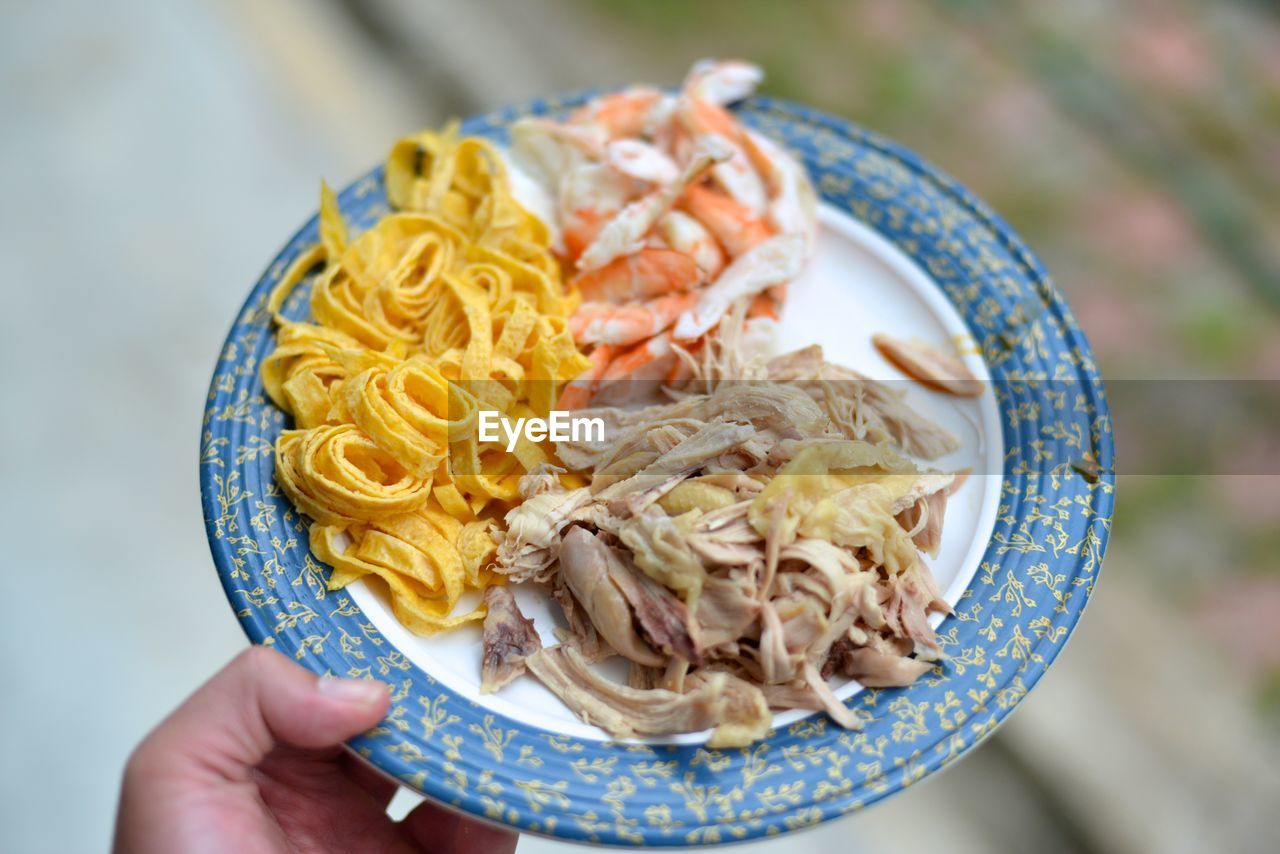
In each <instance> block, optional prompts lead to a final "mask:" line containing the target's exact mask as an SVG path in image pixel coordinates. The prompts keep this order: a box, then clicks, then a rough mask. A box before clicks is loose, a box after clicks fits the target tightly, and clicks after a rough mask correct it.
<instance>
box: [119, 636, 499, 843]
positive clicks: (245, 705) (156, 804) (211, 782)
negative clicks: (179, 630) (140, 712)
mask: <svg viewBox="0 0 1280 854" xmlns="http://www.w3.org/2000/svg"><path fill="white" fill-rule="evenodd" d="M389 703H390V700H389V697H388V694H387V688H386V685H384V684H383V683H381V682H377V681H373V680H352V679H329V678H320V679H317V678H316V677H315V676H314V675H313V674H311V673H310V672H308V671H307V670H305V669H303V668H302V667H300V666H298V665H297V664H294V663H293V662H292V661H290V660H289V659H287V658H285V657H284V656H283V655H280V654H279V653H277V652H274V651H272V650H269V649H267V648H265V647H253V648H251V649H249V650H246V651H245V652H244V653H242V654H241V655H239V656H237V657H236V658H235V659H234V660H233V661H232V662H231V663H230V664H228V665H227V666H226V667H225V668H223V669H222V670H221V671H220V672H219V673H218V674H217V675H215V676H214V677H213V678H212V679H210V680H209V681H208V682H206V683H205V684H204V685H203V686H202V687H201V688H200V689H199V690H197V691H196V692H195V693H194V694H192V695H191V696H190V697H189V698H188V699H187V700H186V702H184V703H183V704H182V705H181V706H179V707H178V709H177V710H176V711H175V712H174V713H173V714H171V715H170V716H169V717H168V718H167V719H165V720H164V721H163V722H161V724H160V725H159V726H158V727H156V729H155V730H154V731H152V732H151V734H150V735H148V736H147V737H146V738H145V739H144V740H143V742H142V743H141V744H140V745H138V747H137V749H136V750H135V751H134V753H133V756H132V757H130V759H129V763H128V766H127V767H126V768H125V774H124V786H123V790H122V792H121V796H120V811H119V815H118V816H117V819H116V836H115V850H116V852H118V854H125V852H128V854H148V852H166V854H167V852H188V851H211V852H224V851H237V852H259V851H261V852H276V851H308V852H311V851H315V852H320V851H378V852H402V851H431V852H441V854H445V852H454V851H458V852H464V851H465V852H480V854H490V852H492V854H498V852H504V854H510V852H513V851H515V848H516V841H517V839H518V836H517V835H516V834H514V833H511V832H509V831H504V830H499V829H497V828H494V827H492V826H490V825H487V824H483V823H481V822H477V821H473V820H471V819H466V818H463V817H462V816H460V815H457V814H455V813H452V812H449V811H447V810H444V809H441V808H440V807H436V806H434V805H433V804H431V803H424V804H421V805H420V806H418V807H417V808H416V809H414V810H413V811H412V812H410V813H409V815H407V816H406V817H405V818H404V820H403V821H401V822H398V823H397V822H393V821H392V820H391V819H390V818H389V817H388V816H387V814H386V812H385V810H386V806H387V803H388V801H390V800H391V796H392V795H393V794H395V791H396V788H397V786H396V784H395V783H394V782H393V781H391V780H389V779H387V778H386V777H383V776H382V775H381V774H379V773H378V772H377V771H375V770H373V769H372V768H370V767H369V766H367V765H365V764H364V763H363V762H362V761H361V760H360V759H359V758H357V757H356V756H354V755H353V754H351V753H350V752H349V751H347V750H346V749H345V748H343V747H342V742H343V741H344V740H346V739H348V738H350V737H352V736H354V735H356V734H357V733H360V732H363V731H364V730H366V729H368V728H370V727H372V726H374V725H375V724H377V723H378V721H380V720H382V718H383V716H384V715H385V714H386V713H387V707H388V705H389Z"/></svg>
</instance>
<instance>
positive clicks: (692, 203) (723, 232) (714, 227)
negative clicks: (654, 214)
mask: <svg viewBox="0 0 1280 854" xmlns="http://www.w3.org/2000/svg"><path fill="white" fill-rule="evenodd" d="M678 205H679V207H680V209H681V210H683V211H685V212H687V213H688V214H690V215H691V216H692V217H693V218H694V219H696V220H698V222H700V223H702V224H703V225H704V226H706V227H707V230H708V231H710V232H711V233H712V234H714V235H715V238H716V240H718V241H720V245H721V246H723V247H724V248H725V251H727V252H728V253H729V255H730V256H731V257H734V258H736V257H738V256H739V255H741V254H743V253H744V252H746V251H747V250H749V249H751V248H752V247H753V246H757V245H759V244H760V243H763V242H764V241H765V240H768V239H769V235H770V229H769V225H768V223H766V222H765V221H764V220H763V219H761V218H759V217H757V216H753V215H752V213H751V211H749V210H747V209H746V208H745V207H743V206H742V205H741V204H739V203H738V202H736V201H734V200H733V199H731V198H729V197H728V196H726V195H725V194H724V193H721V192H717V191H716V190H713V189H710V188H708V187H703V186H701V185H695V186H692V187H689V188H688V189H686V190H685V191H684V196H682V197H681V199H680V201H679V203H678Z"/></svg>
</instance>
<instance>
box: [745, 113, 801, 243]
mask: <svg viewBox="0 0 1280 854" xmlns="http://www.w3.org/2000/svg"><path fill="white" fill-rule="evenodd" d="M742 144H743V149H744V150H745V151H746V152H747V156H748V157H750V158H751V162H752V163H754V164H755V167H756V169H758V170H759V171H760V174H761V175H763V176H764V179H765V183H766V185H767V186H768V190H769V213H768V220H769V224H770V225H772V226H773V228H774V229H775V230H776V231H777V232H778V233H780V234H803V235H804V237H805V242H806V244H807V248H808V249H810V250H812V248H813V243H814V241H815V240H816V239H817V234H818V217H817V204H818V203H817V199H815V198H814V194H813V185H812V184H810V183H809V176H808V175H806V174H805V171H804V167H803V166H801V165H800V164H799V163H797V162H796V160H795V158H793V157H792V156H791V155H790V154H788V153H787V152H786V150H785V149H783V148H782V146H780V145H778V144H777V143H776V142H774V141H773V140H771V139H769V138H767V137H765V136H762V135H760V134H758V133H756V132H754V131H752V130H750V129H748V130H746V131H745V132H744V133H743V135H742Z"/></svg>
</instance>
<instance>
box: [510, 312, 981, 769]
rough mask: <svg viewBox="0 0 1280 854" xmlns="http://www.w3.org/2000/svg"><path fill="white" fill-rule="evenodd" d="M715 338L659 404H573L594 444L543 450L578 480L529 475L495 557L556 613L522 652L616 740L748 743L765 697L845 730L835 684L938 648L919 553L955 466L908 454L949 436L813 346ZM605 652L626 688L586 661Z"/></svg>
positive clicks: (878, 682)
mask: <svg viewBox="0 0 1280 854" xmlns="http://www.w3.org/2000/svg"><path fill="white" fill-rule="evenodd" d="M740 314H741V312H740V311H739V310H737V309H735V313H734V316H735V317H740ZM728 325H729V326H732V324H728ZM728 334H731V333H729V332H726V333H723V334H722V335H720V336H713V337H712V339H710V340H709V341H708V343H707V345H706V347H704V349H703V351H702V352H700V353H699V354H697V355H691V354H688V353H684V354H683V355H682V356H681V358H682V359H684V360H685V361H686V362H688V363H689V365H690V367H691V373H692V378H691V379H689V380H687V381H685V382H684V383H683V384H682V385H681V387H680V388H679V389H677V390H676V392H675V399H674V400H672V401H671V402H669V403H664V404H659V405H654V406H647V407H644V408H641V409H633V410H625V409H618V408H608V407H603V408H597V409H592V410H588V411H585V412H583V413H582V414H583V415H586V416H588V417H595V418H600V419H602V420H603V421H604V423H605V424H606V425H607V430H606V435H607V436H608V441H600V440H598V439H594V440H592V441H581V442H577V441H575V442H560V443H558V444H557V453H558V455H559V457H560V459H561V460H562V461H563V462H564V463H566V464H567V465H569V466H571V467H573V468H575V469H578V470H582V471H586V472H588V473H589V474H590V476H591V480H590V485H589V486H585V487H581V488H578V489H566V488H564V487H562V486H560V484H559V481H558V479H557V478H556V476H555V475H556V470H554V469H549V468H543V469H539V470H537V471H535V472H532V473H530V474H529V475H527V476H526V477H525V478H524V479H523V480H522V481H521V484H520V488H521V492H522V494H523V495H524V496H525V501H524V503H523V504H521V505H520V506H519V507H517V508H516V509H515V510H513V511H511V512H510V513H509V514H508V516H507V519H506V522H507V526H506V530H505V532H504V533H503V534H502V535H501V537H500V538H499V539H498V544H499V547H498V556H497V562H496V569H497V571H498V572H501V573H504V574H506V575H508V576H509V577H510V578H511V580H513V581H528V580H534V581H546V580H550V581H551V583H552V590H553V595H554V596H555V598H556V601H557V602H559V603H560V605H561V608H562V610H563V611H564V613H565V619H566V622H567V623H568V627H569V628H568V631H566V632H563V633H562V634H561V640H562V641H563V643H562V644H561V645H559V646H556V647H551V648H548V649H544V650H541V651H536V652H534V653H532V654H527V653H524V652H520V653H519V656H520V657H521V662H522V664H517V665H516V666H525V667H527V668H528V670H529V671H530V672H532V673H533V674H534V675H535V676H536V677H537V678H538V679H539V680H541V681H542V682H543V683H544V684H545V685H546V686H547V687H548V688H549V689H550V690H551V691H552V692H553V693H555V694H556V695H557V696H558V697H560V698H561V699H562V700H563V701H564V702H565V703H566V704H567V705H568V706H569V707H570V708H571V709H573V711H574V712H575V713H576V714H577V715H578V716H579V717H581V718H582V719H583V720H584V721H587V722H588V723H592V724H595V725H597V726H600V727H602V728H603V729H605V730H606V731H608V732H609V733H611V734H612V735H614V736H617V737H629V736H634V735H641V734H659V733H661V734H666V733H679V732H691V731H697V730H704V729H711V730H712V734H711V739H710V741H709V744H711V745H712V746H721V747H728V746H740V745H746V744H749V743H750V742H751V741H753V740H755V739H757V738H759V737H760V736H761V735H763V733H764V732H765V731H766V730H767V729H768V727H769V724H770V721H771V718H770V714H769V709H770V708H781V709H787V708H804V709H814V710H823V711H826V712H827V713H828V714H829V715H830V716H831V717H832V718H833V719H834V720H835V721H836V722H837V723H838V724H840V725H841V726H844V727H847V728H850V729H856V728H857V727H858V726H859V725H860V721H859V720H858V718H857V716H856V715H854V713H853V712H852V711H851V710H850V709H849V708H848V707H847V706H845V705H844V704H843V703H842V702H840V700H839V699H838V698H837V696H836V693H835V691H834V689H833V688H832V686H831V685H830V684H829V683H828V682H827V677H834V676H836V675H840V676H844V677H848V678H853V679H858V680H860V681H861V682H862V683H863V684H864V685H868V686H875V687H887V686H897V685H907V684H910V683H911V682H912V681H913V680H914V679H916V678H918V677H919V676H920V675H921V674H923V673H925V672H928V671H929V670H930V669H931V668H933V667H934V666H935V663H936V662H937V661H938V660H940V659H941V658H942V649H941V647H940V646H939V643H938V638H937V635H936V633H935V632H934V629H933V627H932V626H931V624H930V622H929V618H930V615H931V614H933V613H935V612H940V613H941V612H947V611H948V610H949V609H948V607H947V605H946V603H945V602H944V601H943V600H942V597H941V594H940V592H939V591H938V589H937V584H936V582H935V580H934V578H933V574H932V572H931V571H930V569H929V567H928V566H927V564H926V563H925V562H924V558H923V556H922V555H923V554H936V552H937V550H938V548H939V546H940V545H941V538H942V518H943V515H944V513H945V510H946V503H947V498H948V496H949V495H950V494H951V493H952V492H954V490H955V489H956V488H958V487H959V484H960V483H961V482H962V480H963V477H960V478H957V477H956V476H955V475H953V474H951V473H946V472H934V471H921V470H920V469H919V468H918V467H917V465H916V464H915V463H914V462H912V460H911V457H916V458H925V459H933V458H936V457H938V456H941V455H943V454H946V453H948V452H950V451H951V450H954V449H955V448H956V447H957V441H956V439H955V437H954V436H952V435H951V434H950V433H949V432H947V431H946V430H944V429H943V428H941V427H939V426H937V425H934V424H931V423H930V422H928V421H926V420H925V419H923V418H922V417H921V416H920V415H919V414H918V413H916V412H915V411H914V410H912V409H911V408H910V407H909V406H907V404H906V403H905V402H904V401H903V399H902V398H901V396H899V395H898V394H897V393H895V392H893V391H891V390H890V389H888V388H887V387H886V386H884V385H882V384H880V383H876V382H874V381H872V380H870V379H867V378H866V377H863V376H861V375H860V374H857V373H856V372H853V371H850V370H848V369H846V368H841V367H839V366H834V365H830V364H828V363H827V362H825V361H824V360H823V358H822V352H821V350H820V349H819V348H816V347H811V348H807V349H805V350H800V351H797V352H795V353H790V354H787V355H785V356H781V357H778V358H775V359H773V360H771V361H767V362H744V361H742V359H741V358H740V357H739V356H738V355H736V354H735V353H734V352H733V348H732V347H731V346H728V345H726V344H725V342H724V340H723V338H724V335H728ZM743 376H746V377H749V378H751V379H750V381H734V380H735V377H736V378H740V377H743ZM495 619H499V618H495ZM610 655H621V656H623V657H624V658H626V659H627V660H628V661H629V662H630V670H629V674H628V677H627V684H626V685H622V684H619V683H617V682H614V681H611V680H608V679H605V678H604V677H603V676H601V675H600V674H598V673H596V672H595V671H594V670H593V669H591V667H590V666H589V665H590V663H591V662H593V661H596V660H598V659H599V658H601V657H606V656H610Z"/></svg>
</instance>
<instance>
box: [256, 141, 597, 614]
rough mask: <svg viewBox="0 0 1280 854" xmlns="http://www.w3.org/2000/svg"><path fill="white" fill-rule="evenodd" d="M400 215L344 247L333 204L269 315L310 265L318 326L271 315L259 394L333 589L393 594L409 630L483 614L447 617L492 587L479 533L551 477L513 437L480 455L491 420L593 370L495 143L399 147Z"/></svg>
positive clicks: (394, 179)
mask: <svg viewBox="0 0 1280 854" xmlns="http://www.w3.org/2000/svg"><path fill="white" fill-rule="evenodd" d="M386 187H387V195H388V198H389V199H390V201H391V203H392V204H393V205H394V206H395V209H396V210H395V211H394V212H392V213H389V214H387V215H386V216H383V217H382V218H381V219H379V220H378V221H377V222H376V223H375V224H374V225H373V226H372V227H371V228H369V229H368V230H366V231H364V232H363V233H362V234H360V235H358V236H356V237H354V238H351V237H349V235H348V232H347V227H346V224H345V223H344V222H343V220H342V217H341V214H340V213H339V211H338V206H337V201H336V199H335V198H334V195H333V193H332V192H331V191H330V190H329V188H328V187H327V186H322V189H321V201H320V229H319V230H320V239H321V242H320V244H318V245H317V246H316V247H314V248H313V249H311V250H309V251H307V252H305V253H303V254H302V256H301V257H300V258H299V260H298V261H297V262H295V264H294V265H293V267H292V268H291V269H290V270H289V271H288V272H287V273H286V275H285V276H284V277H283V278H282V280H281V282H280V285H279V286H278V287H277V289H276V291H275V292H273V293H272V295H271V297H270V298H269V301H268V307H269V309H271V310H272V311H278V309H279V308H280V306H281V305H282V304H283V302H284V300H285V298H286V297H287V296H288V293H289V292H290V290H291V289H292V288H293V287H295V286H296V285H297V283H298V282H299V281H301V280H302V278H303V277H304V276H305V275H306V274H307V273H308V272H310V271H311V270H312V268H315V267H317V266H319V265H323V266H320V269H319V272H318V273H316V274H315V281H314V283H313V285H312V288H311V293H310V303H309V304H310V309H311V317H312V321H311V322H296V321H291V320H287V319H285V318H284V317H282V316H280V315H279V314H277V321H278V326H279V331H278V334H277V343H276V348H275V350H274V351H273V352H272V353H271V354H270V355H269V356H268V357H267V358H266V360H265V361H264V362H263V365H262V378H263V384H264V386H265V387H266V390H267V393H268V394H269V395H270V396H271V399H272V400H273V401H275V403H276V405H277V406H279V407H280V408H281V409H283V410H284V411H285V412H287V413H289V414H290V415H292V416H293V418H294V423H295V426H296V429H293V430H285V431H283V432H282V433H281V434H280V437H279V439H278V440H277V442H276V472H277V481H278V482H279V484H280V487H281V489H282V490H283V491H284V493H285V494H286V495H287V496H288V497H289V499H290V500H291V501H293V503H294V505H295V506H297V508H298V509H299V510H300V511H302V512H303V513H306V514H307V515H308V516H310V517H311V518H312V520H313V523H312V525H311V533H310V539H311V546H312V549H313V551H314V552H315V553H316V555H317V556H318V557H319V558H321V559H322V560H324V561H325V562H326V563H328V564H330V565H331V566H332V567H333V569H334V571H333V575H332V576H331V578H330V582H329V583H330V586H331V587H332V588H338V587H342V586H345V585H346V584H349V583H351V582H352V581H354V580H356V579H358V578H364V577H378V578H381V579H383V580H384V581H385V582H386V583H387V585H388V588H389V590H390V592H391V602H392V607H393V609H394V611H395V614H396V617H397V619H399V620H400V621H401V622H402V623H404V624H405V625H406V626H407V627H408V628H410V629H412V630H413V631H415V632H420V633H431V632H434V631H440V630H443V629H449V628H452V627H454V626H457V625H459V624H460V623H463V622H468V621H472V620H478V619H480V618H482V617H483V616H484V613H485V612H484V607H483V606H480V607H477V608H475V609H472V610H469V611H466V612H464V613H461V614H454V613H452V612H453V610H454V606H455V605H456V604H457V603H458V600H459V598H460V597H461V596H462V594H463V593H464V592H465V591H467V590H479V589H483V588H485V587H486V586H488V585H489V584H491V583H493V582H494V581H495V580H501V579H497V578H495V576H494V574H493V573H492V571H491V570H490V569H489V568H488V564H489V562H490V561H491V558H492V554H493V550H494V543H493V540H492V538H491V537H490V536H489V533H488V528H489V526H490V524H491V521H490V520H491V519H492V518H493V517H495V516H497V517H500V516H501V515H502V513H504V512H505V511H506V510H507V509H509V508H510V507H511V506H512V505H513V504H514V503H516V502H518V501H519V500H520V495H519V492H518V489H517V487H518V483H519V480H520V477H521V476H522V475H524V474H525V473H526V472H528V471H532V470H536V469H538V468H539V467H540V466H544V465H546V464H548V463H550V462H553V461H554V458H553V457H552V456H550V455H549V453H548V452H547V451H546V450H545V449H544V448H543V447H542V446H540V445H539V444H537V443H533V442H529V441H527V440H524V439H522V440H521V441H519V442H518V443H517V444H516V445H515V446H514V448H513V450H512V451H511V452H508V451H507V450H506V448H505V446H503V445H500V444H497V443H485V442H480V441H479V438H478V433H477V430H476V420H477V412H478V411H479V410H481V409H485V410H493V411H496V412H500V413H505V414H506V415H509V416H511V417H513V418H517V417H530V416H536V417H545V416H546V415H547V413H548V412H549V411H550V409H551V408H552V406H553V405H554V403H555V398H556V397H557V396H558V394H559V390H560V387H561V386H562V385H563V384H564V383H566V382H568V381H569V380H571V379H572V378H573V377H574V376H576V375H577V374H579V373H581V372H582V370H583V369H584V368H585V367H586V366H587V364H588V362H587V360H586V358H585V357H584V356H583V355H582V354H581V353H580V352H579V351H578V349H577V347H576V346H575V345H574V343H573V339H572V337H571V335H570V333H569V331H568V318H569V315H570V312H571V311H572V308H573V300H572V298H570V297H569V296H568V294H567V292H566V289H565V287H564V284H563V282H562V280H561V277H560V268H559V264H558V262H557V260H556V258H555V257H554V256H553V255H552V254H551V251H550V243H549V240H550V237H549V233H548V231H547V229H546V227H545V226H544V225H543V223H542V221H541V220H539V219H538V218H537V217H535V216H533V215H532V214H530V213H529V212H528V211H527V210H525V209H524V207H522V206H521V205H520V204H519V203H518V202H516V200H515V198H514V196H513V195H512V190H511V186H510V180H509V177H508V175H507V171H506V167H505V165H504V163H503V160H502V158H501V156H500V154H499V153H498V152H497V150H496V149H495V148H494V147H493V146H492V144H491V143H489V142H486V141H484V140H481V139H476V138H459V136H458V133H457V129H456V128H449V129H447V130H446V131H444V132H442V133H434V132H425V133H422V134H418V135H417V136H413V137H409V138H406V139H403V140H400V141H399V142H397V143H396V144H395V146H394V148H393V149H392V151H391V154H390V156H389V158H388V160H387V165H386Z"/></svg>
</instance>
